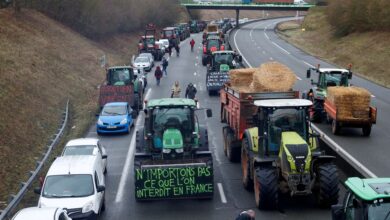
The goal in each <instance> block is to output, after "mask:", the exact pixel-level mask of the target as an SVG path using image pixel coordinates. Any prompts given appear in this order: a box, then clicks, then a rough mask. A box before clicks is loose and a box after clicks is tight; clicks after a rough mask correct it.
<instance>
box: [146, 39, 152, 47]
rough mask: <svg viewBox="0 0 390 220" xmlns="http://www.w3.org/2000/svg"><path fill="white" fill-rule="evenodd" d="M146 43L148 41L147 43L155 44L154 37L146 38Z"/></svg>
mask: <svg viewBox="0 0 390 220" xmlns="http://www.w3.org/2000/svg"><path fill="white" fill-rule="evenodd" d="M145 43H146V45H148V46H149V45H152V46H154V38H146V39H145Z"/></svg>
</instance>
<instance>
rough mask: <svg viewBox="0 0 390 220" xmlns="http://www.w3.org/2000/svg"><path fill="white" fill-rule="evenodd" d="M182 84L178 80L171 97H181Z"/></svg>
mask: <svg viewBox="0 0 390 220" xmlns="http://www.w3.org/2000/svg"><path fill="white" fill-rule="evenodd" d="M180 92H181V89H180V85H179V81H176V82H175V84H174V85H173V86H172V93H171V98H180Z"/></svg>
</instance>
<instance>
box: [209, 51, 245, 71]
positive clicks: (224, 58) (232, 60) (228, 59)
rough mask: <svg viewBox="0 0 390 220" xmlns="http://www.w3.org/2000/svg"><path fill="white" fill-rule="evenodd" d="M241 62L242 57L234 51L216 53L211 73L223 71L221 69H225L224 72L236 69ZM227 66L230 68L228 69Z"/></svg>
mask: <svg viewBox="0 0 390 220" xmlns="http://www.w3.org/2000/svg"><path fill="white" fill-rule="evenodd" d="M241 61H242V57H241V56H240V55H238V54H236V53H235V52H234V51H230V50H225V51H216V52H213V53H212V58H211V65H210V71H221V67H224V69H223V70H224V71H229V70H230V69H236V68H237V67H238V66H239V65H240V62H241ZM222 65H223V66H222ZM226 66H227V67H228V68H227V69H226Z"/></svg>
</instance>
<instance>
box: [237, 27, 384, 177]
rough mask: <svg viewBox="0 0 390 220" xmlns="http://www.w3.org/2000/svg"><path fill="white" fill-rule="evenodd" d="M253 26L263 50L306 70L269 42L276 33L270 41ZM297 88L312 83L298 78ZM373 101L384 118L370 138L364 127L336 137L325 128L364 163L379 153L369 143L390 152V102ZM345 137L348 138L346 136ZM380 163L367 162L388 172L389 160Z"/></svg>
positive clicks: (328, 131) (303, 89) (379, 173)
mask: <svg viewBox="0 0 390 220" xmlns="http://www.w3.org/2000/svg"><path fill="white" fill-rule="evenodd" d="M267 22H268V24H264V25H263V27H266V26H268V25H269V23H271V24H274V23H277V22H272V21H267ZM250 25H252V27H250V28H247V29H251V28H252V29H255V28H258V29H259V31H257V32H253V33H252V34H253V35H256V37H255V39H256V40H257V41H258V42H259V43H260V42H261V43H263V48H264V50H267V51H272V52H273V54H274V56H275V54H276V53H279V55H278V56H277V57H278V58H277V59H278V60H279V59H280V61H282V62H283V63H284V64H286V65H287V66H289V67H290V68H291V69H292V70H293V71H295V72H296V73H297V74H299V73H305V70H306V69H307V67H305V65H306V64H305V63H303V62H299V59H294V58H292V57H294V55H291V56H290V55H288V54H285V53H283V52H281V51H280V50H279V49H278V48H277V47H275V46H273V45H272V44H270V43H268V44H267V43H266V42H270V41H271V40H273V39H272V37H273V36H276V35H272V34H268V35H267V36H268V38H269V39H270V40H268V39H267V37H264V36H265V35H264V34H262V33H261V30H264V28H261V27H260V28H259V26H260V25H259V24H256V23H253V24H250ZM248 26H249V25H248ZM245 34H246V35H247V36H248V33H247V32H245V31H243V32H242V35H245ZM237 35H239V36H240V37H241V32H240V33H238V34H237ZM247 36H243V40H237V41H238V42H237V44H238V45H240V47H241V45H242V44H243V45H245V42H247V38H245V37H247ZM276 37H277V36H276ZM237 39H240V38H238V37H237ZM279 44H281V43H280V42H279ZM249 50H250V49H249ZM244 51H246V50H244ZM253 54H256V51H253V49H252V51H248V53H247V55H246V56H251V57H253V56H254V55H253ZM244 56H245V54H244ZM258 56H262V55H261V54H258ZM275 57H276V56H275ZM253 62H254V63H255V62H256V61H253ZM258 64H259V63H255V66H256V65H258ZM252 65H253V64H252ZM327 65H329V64H327ZM355 78H356V77H355ZM352 83H354V81H353V80H352ZM295 88H297V89H299V90H300V91H305V90H306V91H307V90H308V89H309V88H310V82H308V80H307V79H304V78H302V80H298V83H297V84H296V87H295ZM373 102H374V103H375V104H377V107H378V109H383V110H384V111H379V112H378V118H381V120H380V121H379V120H378V123H377V125H374V126H373V129H372V136H371V137H369V138H367V137H361V130H360V129H358V130H357V129H344V132H343V136H334V135H333V134H332V133H331V130H330V126H326V128H327V129H324V132H325V133H326V134H327V135H328V136H330V137H332V139H334V140H335V141H336V142H337V143H339V144H340V145H341V146H343V147H344V148H345V149H347V150H348V152H350V153H351V154H352V155H353V156H354V157H356V158H357V159H358V160H359V161H364V162H366V161H367V160H370V159H373V157H375V156H376V154H374V155H375V156H374V155H373V154H372V152H371V150H370V149H367V147H366V146H367V145H368V146H377V150H378V151H379V152H387V151H388V149H387V148H386V140H388V139H389V134H387V133H385V132H384V131H386V130H388V129H389V125H390V121H389V119H388V118H387V117H385V113H386V112H387V110H388V109H389V105H387V104H386V103H384V102H381V100H380V99H376V98H375V99H374V100H373ZM321 127H324V126H322V125H321ZM374 133H376V135H378V137H377V138H374V137H373V136H376V135H374ZM346 136H347V137H348V138H346ZM351 138H354V139H355V141H351ZM362 141H363V142H362ZM351 142H354V143H353V144H351ZM363 143H364V144H363ZM356 145H358V146H359V149H356ZM367 155H371V156H369V157H368V158H367ZM382 155H383V154H381V155H378V156H379V157H383V156H382ZM379 163H380V165H379V166H378V162H375V163H373V162H371V161H368V162H367V167H368V168H369V169H371V170H375V172H376V173H378V175H386V170H387V169H388V168H390V167H389V166H390V165H389V164H386V160H381V161H380V162H379ZM365 164H366V163H365Z"/></svg>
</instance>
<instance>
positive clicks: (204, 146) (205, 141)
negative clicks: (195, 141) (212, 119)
mask: <svg viewBox="0 0 390 220" xmlns="http://www.w3.org/2000/svg"><path fill="white" fill-rule="evenodd" d="M199 134H200V140H199V144H200V146H199V150H200V151H208V150H209V136H208V133H207V129H206V128H203V127H200V128H199Z"/></svg>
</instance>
